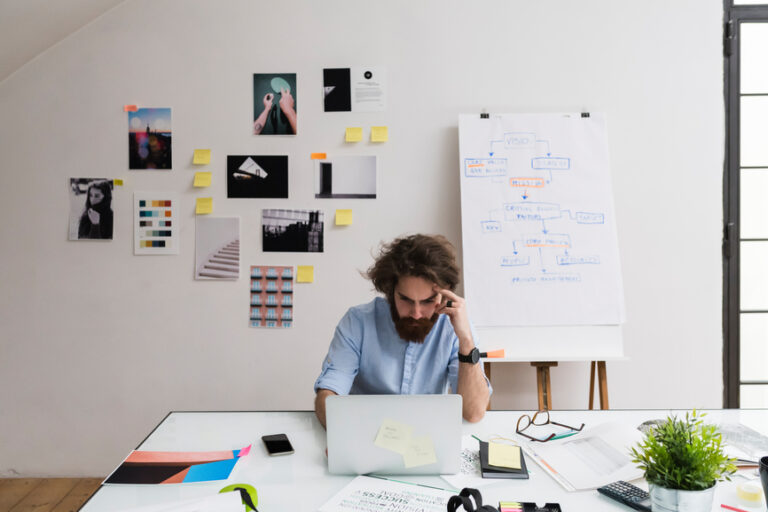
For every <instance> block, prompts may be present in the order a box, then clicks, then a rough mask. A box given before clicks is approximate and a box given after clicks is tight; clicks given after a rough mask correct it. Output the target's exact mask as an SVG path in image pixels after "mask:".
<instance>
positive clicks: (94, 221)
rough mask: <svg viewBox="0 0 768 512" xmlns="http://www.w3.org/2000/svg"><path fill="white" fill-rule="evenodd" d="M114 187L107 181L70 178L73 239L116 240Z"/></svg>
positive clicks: (71, 233) (71, 230) (103, 179)
mask: <svg viewBox="0 0 768 512" xmlns="http://www.w3.org/2000/svg"><path fill="white" fill-rule="evenodd" d="M113 188H114V187H113V182H112V180H110V179H107V178H70V179H69V239H70V240H112V230H113V221H114V215H113V212H112V189H113Z"/></svg>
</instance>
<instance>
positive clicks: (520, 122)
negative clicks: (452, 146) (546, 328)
mask: <svg viewBox="0 0 768 512" xmlns="http://www.w3.org/2000/svg"><path fill="white" fill-rule="evenodd" d="M459 126H460V153H461V154H460V158H461V192H462V230H463V240H464V266H465V269H464V274H465V280H466V284H465V288H466V293H467V296H468V299H469V300H471V301H472V304H475V303H479V304H480V306H481V308H480V309H481V311H480V313H479V314H478V313H475V309H476V308H473V317H478V316H479V317H480V318H479V320H480V321H479V322H478V320H475V321H476V322H478V325H490V326H493V325H565V324H575V325H578V324H587V323H588V324H605V323H610V324H618V323H620V321H621V317H622V311H623V303H622V300H623V299H622V290H621V274H620V267H619V261H618V243H617V239H616V233H615V223H614V221H613V204H612V197H611V189H610V180H609V169H608V158H607V142H606V137H605V125H604V120H603V119H602V116H589V117H582V115H581V114H571V115H569V114H509V115H503V116H493V117H492V118H487V119H486V118H480V117H479V116H477V115H473V116H461V118H460V123H459ZM510 322H511V323H510Z"/></svg>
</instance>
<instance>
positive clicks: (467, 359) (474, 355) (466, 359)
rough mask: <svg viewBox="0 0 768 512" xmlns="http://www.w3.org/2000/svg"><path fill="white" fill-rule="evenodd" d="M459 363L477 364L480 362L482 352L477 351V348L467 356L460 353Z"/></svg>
mask: <svg viewBox="0 0 768 512" xmlns="http://www.w3.org/2000/svg"><path fill="white" fill-rule="evenodd" d="M459 361H460V362H462V363H472V364H477V362H478V361H480V351H479V350H478V349H477V347H475V348H473V349H472V350H470V351H469V354H467V355H463V354H462V353H461V352H459Z"/></svg>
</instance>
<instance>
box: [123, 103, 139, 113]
mask: <svg viewBox="0 0 768 512" xmlns="http://www.w3.org/2000/svg"><path fill="white" fill-rule="evenodd" d="M137 110H139V107H137V106H136V105H123V112H136V111H137Z"/></svg>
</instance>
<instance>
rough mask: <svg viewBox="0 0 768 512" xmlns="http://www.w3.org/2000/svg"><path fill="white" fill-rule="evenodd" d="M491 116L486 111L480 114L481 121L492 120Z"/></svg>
mask: <svg viewBox="0 0 768 512" xmlns="http://www.w3.org/2000/svg"><path fill="white" fill-rule="evenodd" d="M490 116H491V115H490V114H489V113H488V112H486V111H485V109H483V111H482V112H480V119H488V118H490Z"/></svg>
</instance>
